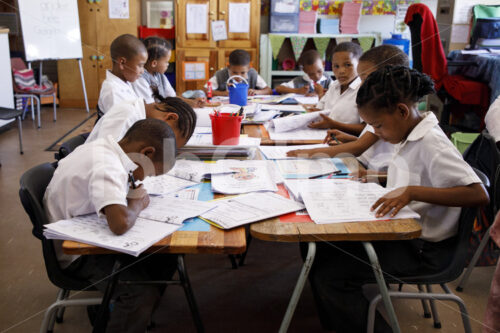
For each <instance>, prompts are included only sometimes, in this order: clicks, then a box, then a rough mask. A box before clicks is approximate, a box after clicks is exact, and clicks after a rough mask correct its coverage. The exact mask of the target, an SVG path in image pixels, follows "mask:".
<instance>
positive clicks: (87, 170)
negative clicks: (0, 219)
mask: <svg viewBox="0 0 500 333" xmlns="http://www.w3.org/2000/svg"><path fill="white" fill-rule="evenodd" d="M175 151H176V148H175V136H174V133H173V131H172V129H171V128H170V127H169V126H168V125H167V124H166V123H165V122H163V121H159V120H157V119H145V120H140V121H138V122H137V123H135V124H134V125H133V126H132V127H131V128H130V129H129V130H128V132H127V133H126V134H125V137H124V138H123V139H122V140H120V141H119V142H117V141H115V140H113V139H112V138H111V137H107V138H102V139H98V140H96V141H94V142H92V143H90V144H85V145H81V146H79V147H78V148H76V149H75V150H74V151H73V152H72V153H71V154H70V155H68V156H67V157H66V158H64V159H63V160H61V161H59V165H58V167H57V169H56V171H55V173H54V176H53V177H52V180H51V181H50V183H49V185H48V187H47V190H46V192H45V196H44V208H45V211H46V212H47V215H48V219H49V221H50V222H57V221H59V220H62V219H70V218H72V217H75V216H79V215H84V214H90V213H97V214H99V215H104V216H105V217H106V220H107V222H108V225H109V228H110V230H111V231H112V232H113V233H115V234H117V235H121V234H123V233H126V232H127V231H128V230H129V229H130V228H132V227H133V225H134V223H135V221H136V219H137V217H138V215H139V213H140V212H141V211H142V210H143V209H144V208H146V207H147V206H148V204H149V196H148V194H147V193H146V191H145V190H144V189H143V188H142V186H139V187H138V188H137V189H132V188H129V179H130V175H133V178H135V179H136V180H142V179H144V177H145V176H147V175H160V174H163V173H165V172H167V171H168V170H170V169H171V168H172V166H173V165H174V163H175ZM133 178H132V179H133ZM61 244H62V241H54V245H55V250H56V254H57V256H58V259H59V264H60V266H61V268H62V269H64V270H66V272H67V273H68V274H71V275H72V276H75V277H78V278H81V279H84V280H87V281H88V282H89V283H92V284H94V285H95V286H96V287H97V288H98V289H99V290H100V291H104V290H105V288H106V286H107V283H106V281H107V280H106V278H107V277H109V275H110V273H111V272H112V269H113V264H114V261H115V256H114V255H88V256H80V257H78V256H69V255H65V254H63V253H62V248H61ZM120 259H121V261H122V265H123V267H127V269H125V270H123V271H122V272H121V274H120V279H123V280H125V281H151V280H169V279H171V277H172V275H173V274H174V272H175V269H176V258H175V256H172V255H163V254H160V255H147V256H142V257H139V258H134V257H132V256H128V255H121V256H120ZM162 292H163V288H159V287H158V286H151V285H149V286H148V285H122V284H118V285H117V286H116V289H115V291H114V293H113V296H112V299H113V300H114V302H113V309H112V311H111V312H110V318H109V322H108V325H107V330H106V331H107V332H145V331H146V327H147V326H148V324H149V322H150V320H151V315H152V312H153V310H154V308H155V306H156V304H157V302H158V301H159V299H160V296H161V294H162Z"/></svg>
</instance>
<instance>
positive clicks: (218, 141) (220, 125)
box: [209, 113, 243, 146]
mask: <svg viewBox="0 0 500 333" xmlns="http://www.w3.org/2000/svg"><path fill="white" fill-rule="evenodd" d="M209 116H210V120H211V122H212V143H213V144H214V145H227V146H233V145H237V144H239V143H240V132H241V121H242V120H243V116H232V115H231V114H230V113H220V114H219V116H215V115H214V114H210V115H209Z"/></svg>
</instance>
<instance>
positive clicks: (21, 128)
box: [16, 116, 24, 155]
mask: <svg viewBox="0 0 500 333" xmlns="http://www.w3.org/2000/svg"><path fill="white" fill-rule="evenodd" d="M16 118H17V128H18V131H19V154H21V155H22V154H24V151H23V124H22V123H21V116H18V117H16Z"/></svg>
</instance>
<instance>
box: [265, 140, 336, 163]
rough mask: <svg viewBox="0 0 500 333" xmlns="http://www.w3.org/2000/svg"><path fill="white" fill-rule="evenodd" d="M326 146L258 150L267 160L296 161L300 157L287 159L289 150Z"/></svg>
mask: <svg viewBox="0 0 500 333" xmlns="http://www.w3.org/2000/svg"><path fill="white" fill-rule="evenodd" d="M328 147H329V146H328V145H327V144H323V143H322V144H317V145H297V146H260V147H259V150H260V151H261V152H262V154H264V156H265V157H266V158H267V159H269V160H285V159H296V158H300V157H288V156H286V153H288V152H289V151H291V150H299V149H316V148H328Z"/></svg>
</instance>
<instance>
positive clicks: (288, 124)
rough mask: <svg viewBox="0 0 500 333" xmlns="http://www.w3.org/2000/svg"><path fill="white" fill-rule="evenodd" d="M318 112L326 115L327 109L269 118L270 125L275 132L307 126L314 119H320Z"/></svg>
mask: <svg viewBox="0 0 500 333" xmlns="http://www.w3.org/2000/svg"><path fill="white" fill-rule="evenodd" d="M320 114H324V115H328V114H329V111H315V112H309V113H304V114H299V115H295V116H288V117H282V118H276V119H273V120H271V126H272V127H274V132H275V133H282V132H288V131H293V130H297V129H303V128H307V125H309V124H310V123H312V122H314V121H318V120H321V116H320Z"/></svg>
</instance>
